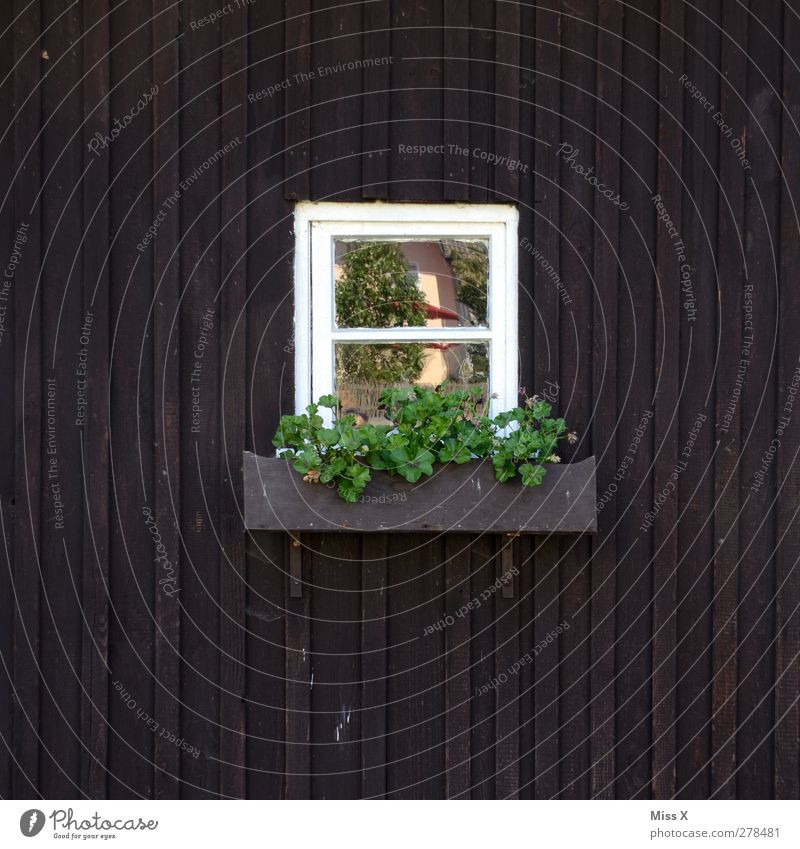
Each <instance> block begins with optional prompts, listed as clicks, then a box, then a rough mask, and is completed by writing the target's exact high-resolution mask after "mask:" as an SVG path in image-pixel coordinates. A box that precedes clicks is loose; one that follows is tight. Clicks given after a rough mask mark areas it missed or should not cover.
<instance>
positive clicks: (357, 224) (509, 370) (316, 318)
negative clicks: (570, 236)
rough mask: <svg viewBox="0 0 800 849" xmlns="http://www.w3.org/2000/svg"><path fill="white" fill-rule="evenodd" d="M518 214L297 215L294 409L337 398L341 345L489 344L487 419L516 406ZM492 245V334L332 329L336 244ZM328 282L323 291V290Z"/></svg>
mask: <svg viewBox="0 0 800 849" xmlns="http://www.w3.org/2000/svg"><path fill="white" fill-rule="evenodd" d="M518 226H519V214H518V212H517V210H516V208H515V207H513V206H510V205H505V204H502V205H501V204H459V203H454V204H416V203H324V202H320V203H317V202H311V201H304V202H301V203H298V204H297V205H296V207H295V265H294V268H295V280H294V283H295V290H294V291H295V311H294V340H295V407H296V410H297V413H298V414H300V413H302V412H303V411H305V408H306V407H307V406H308V405H309V404H310V403H311V402H312V401H315V400H317V399H318V398H319V397H320V396H321V395H327V394H330V393H332V392H334V391H335V385H334V384H335V363H334V345H335V343H336V342H356V341H359V342H365V343H375V342H379V341H381V340H386V341H392V342H426V341H443V340H444V341H453V342H457V343H468V342H488V343H489V393H490V394H494V395H496V397H494V398H492V399H491V401H490V412H491V414H492V415H496V414H497V413H499V412H502V411H503V410H509V409H511V408H512V407H515V406H516V405H517V401H518V397H519V368H518V350H517V316H518V309H517V291H518V280H517V250H518V244H519V242H518V236H517V231H518ZM383 236H385V237H386V238H387V239H398V238H402V239H403V240H404V241H414V240H418V239H419V240H422V239H428V240H431V239H435V240H437V241H438V240H441V239H458V240H466V239H488V240H489V275H490V277H489V279H490V286H489V300H488V304H487V306H488V317H489V320H488V324H489V327H488V328H479V327H386V328H350V327H348V328H339V329H337V328H336V327H335V326H334V317H335V307H334V297H335V292H334V284H333V280H334V261H335V260H334V240H335V239H351V238H380V237H383ZM314 281H323V283H322V284H321V285H320V283H319V282H317V283H316V285H315V283H314ZM321 412H322V411H321Z"/></svg>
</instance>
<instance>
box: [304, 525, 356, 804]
mask: <svg viewBox="0 0 800 849" xmlns="http://www.w3.org/2000/svg"><path fill="white" fill-rule="evenodd" d="M305 538H306V539H307V540H309V549H310V550H309V555H310V559H311V561H312V562H311V564H310V566H309V569H310V572H311V576H312V578H313V585H314V590H313V593H312V598H311V603H312V606H311V617H312V625H311V631H312V634H311V647H312V653H311V669H312V685H311V710H312V716H311V739H312V741H313V743H314V745H313V747H312V755H311V763H312V772H313V777H312V779H311V796H312V798H314V799H358V798H359V797H360V796H361V789H362V776H361V677H362V676H361V670H360V663H359V655H360V652H359V641H360V631H361V599H360V597H359V596H360V594H361V570H362V568H363V567H362V563H361V561H360V558H361V540H360V539H359V537H358V536H357V535H356V534H314V536H313V540H312V539H311V537H309V535H306V537H305ZM306 589H307V590H308V589H310V587H309V586H308V585H307V586H306Z"/></svg>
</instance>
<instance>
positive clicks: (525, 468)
mask: <svg viewBox="0 0 800 849" xmlns="http://www.w3.org/2000/svg"><path fill="white" fill-rule="evenodd" d="M519 473H520V475H521V476H522V484H523V486H539V485H540V484H541V483H542V481H543V480H544V476H545V475H546V474H547V471H546V470H545V468H544V466H539V465H535V466H534V465H531V464H530V463H523V465H521V466H520V467H519Z"/></svg>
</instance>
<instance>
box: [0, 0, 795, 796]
mask: <svg viewBox="0 0 800 849" xmlns="http://www.w3.org/2000/svg"><path fill="white" fill-rule="evenodd" d="M223 8H227V11H224V12H223ZM217 13H220V14H217ZM214 16H216V17H214ZM212 17H214V19H213V20H211V18H212ZM799 21H800V19H799V18H798V12H797V6H796V4H795V3H794V2H781V1H780V0H763V1H762V2H759V3H754V2H750V3H749V4H748V3H747V2H743V3H738V2H737V3H733V2H731V3H728V2H721V0H692V2H687V3H684V2H683V0H676V2H662V3H659V2H657V0H634V2H626V3H622V2H618V0H570V2H558V0H540V2H538V3H535V4H534V3H531V2H519V3H517V2H505V0H502V2H500V0H498V2H487V0H431V2H429V3H425V4H421V3H418V2H412V0H372V2H362V3H358V2H356V3H341V2H337V0H295V2H290V0H286V2H285V3H280V2H267V0H252V2H249V3H248V2H247V0H240V1H239V2H236V3H231V4H228V6H227V7H226V4H224V3H220V2H219V0H188V2H181V3H178V4H174V3H169V2H167V0H152V2H149V1H146V0H126V2H117V0H114V2H111V0H84V2H82V3H80V4H75V5H71V6H65V5H64V4H63V3H60V2H56V0H40V2H38V3H34V4H28V3H27V2H26V0H25V1H24V0H15V2H14V3H13V4H12V3H5V4H2V8H0V46H2V48H3V49H2V50H0V64H2V74H1V75H0V104H2V110H3V114H4V115H5V116H6V120H5V121H3V123H2V133H1V134H0V169H1V170H2V174H3V183H2V185H3V203H2V207H0V233H2V246H3V247H2V252H0V261H1V262H2V268H3V271H2V272H0V274H2V275H4V277H2V278H0V286H3V285H4V280H9V281H10V283H9V285H8V286H7V287H5V288H4V289H2V290H0V293H1V292H5V293H6V295H7V297H5V296H4V297H3V300H2V301H0V306H2V307H3V308H4V310H5V312H4V313H3V325H2V326H3V329H4V332H3V334H2V337H1V338H0V381H2V389H3V396H4V398H5V403H4V404H3V405H0V434H2V440H3V442H2V445H3V449H4V450H3V458H4V459H3V462H2V464H0V508H1V509H0V516H1V517H2V532H3V540H4V545H3V560H4V561H5V564H6V566H5V567H4V568H3V569H2V570H0V654H1V655H2V661H3V667H2V673H0V737H1V738H2V740H3V745H4V747H5V752H4V756H3V757H2V758H0V795H1V796H3V797H31V796H35V795H36V794H41V795H43V796H45V797H52V798H69V797H79V796H88V797H97V798H101V797H117V798H120V797H138V796H146V797H151V796H152V797H161V798H172V797H184V798H190V797H191V798H194V797H207V798H214V797H219V796H231V797H243V796H247V797H253V798H280V797H287V798H293V797H309V796H311V797H326V798H331V797H337V796H341V797H360V796H384V795H386V796H391V797H395V798H399V797H417V798H418V797H443V796H448V797H456V796H462V797H463V796H472V797H503V798H505V797H520V798H551V797H557V796H560V797H577V798H588V797H602V798H613V797H617V798H634V797H636V798H647V797H655V798H662V799H664V798H670V797H674V796H677V797H687V798H688V797H698V798H701V797H708V796H712V795H714V796H717V797H737V796H738V797H745V798H747V797H773V796H778V797H783V798H797V796H798V794H800V753H799V749H798V738H799V737H800V707H799V706H798V695H799V694H800V672H798V652H799V651H800V615H799V614H798V609H797V607H798V598H800V577H799V576H798V571H797V559H798V554H800V533H799V532H798V523H797V515H796V511H797V506H796V505H797V498H798V486H799V485H800V479H799V478H798V472H797V456H796V454H797V450H798V448H800V411H798V409H797V406H800V403H799V404H798V405H795V409H793V410H792V411H790V412H789V413H788V422H785V423H784V424H783V425H782V424H781V422H782V420H784V419H785V418H786V417H787V413H786V409H787V404H788V405H789V407H790V408H791V403H790V401H791V399H793V397H794V395H793V392H794V391H795V389H796V386H797V380H798V371H797V369H798V365H800V359H799V358H800V345H799V344H798V338H799V337H798V334H797V332H796V329H793V328H795V325H796V322H797V319H798V314H799V313H798V311H799V310H800V295H799V294H798V287H797V283H796V280H795V277H796V270H797V267H798V261H799V260H800V256H798V251H800V247H798V246H800V238H798V237H799V236H800V233H799V232H798V230H800V217H799V216H798V209H797V197H798V188H800V137H799V134H798V133H799V131H798V127H799V126H800V73H799V72H798V68H797V64H796V63H797V59H798V54H799V53H800V22H799ZM356 62H358V63H359V65H358V66H355V65H354V64H353V63H356ZM156 86H157V92H156V93H155V95H154V96H151V97H149V98H147V97H145V93H146V92H150V91H151V90H152V89H154V87H156ZM142 98H144V99H145V101H146V102H145V103H144V105H143V106H142V107H141V108H140V107H138V106H137V102H138V101H139V100H140V99H142ZM126 116H128V117H126ZM115 119H116V120H117V121H119V122H121V123H123V124H124V125H125V126H124V129H122V131H121V132H119V133H118V135H115V136H114V137H113V138H109V139H108V140H107V141H105V142H103V143H102V144H101V143H100V142H97V141H96V139H97V137H96V136H95V133H99V135H100V137H101V138H102V137H103V136H106V135H109V134H111V129H112V127H114V126H115V124H114V121H115ZM93 139H94V140H95V141H94V142H93ZM412 145H425V146H428V145H431V146H443V147H441V148H439V151H440V152H436V153H429V154H424V155H416V154H413V153H409V152H407V147H409V146H412ZM563 145H568V146H569V147H562V146H563ZM737 150H741V151H743V155H745V156H746V158H747V160H748V164H747V165H745V164H743V163H742V161H741V159H740V156H739V155H737ZM570 154H571V155H572V158H571V159H570V160H569V161H567V160H568V159H569V156H570ZM489 155H494V156H498V157H499V156H507V157H510V158H511V159H512V160H516V161H518V163H519V164H518V167H513V168H508V167H498V166H496V165H493V164H491V163H490V162H489V161H488V159H487V157H488V156H489ZM590 169H591V170H590ZM595 181H596V182H597V183H599V184H602V185H603V186H607V187H610V188H611V189H612V191H611V192H610V194H616V193H619V201H618V202H616V203H615V202H613V200H612V199H609V198H608V197H606V196H604V195H602V194H601V193H600V191H599V190H598V187H597V186H596V185H594V183H595ZM657 195H658V196H660V203H661V204H662V206H659V205H658V202H657V201H656V200H654V197H655V196H657ZM302 199H316V200H349V201H373V200H383V201H423V202H458V201H471V202H479V203H480V202H513V203H515V204H517V205H518V208H519V212H520V239H521V240H522V239H523V238H525V239H526V240H527V241H526V242H525V245H526V246H529V247H522V246H521V248H520V252H519V270H520V273H519V283H520V314H519V337H520V375H521V383H522V384H523V385H524V386H525V387H527V389H528V390H529V391H531V392H542V391H544V390H547V389H549V391H551V392H553V391H555V387H556V385H557V387H558V390H557V391H558V400H557V402H556V403H557V408H558V410H559V412H560V413H561V414H562V415H564V416H565V417H566V418H567V420H568V421H569V422H570V424H571V425H572V426H573V427H574V428H575V429H576V430H577V431H578V432H579V434H580V435H581V439H580V442H579V444H578V445H577V446H575V447H574V448H572V449H569V450H568V451H567V455H566V457H565V459H567V460H581V459H585V458H587V457H589V456H592V455H593V456H595V457H596V459H597V464H598V465H597V492H598V501H599V507H598V509H599V513H598V525H599V533H598V535H597V536H596V537H593V538H589V537H565V538H563V539H556V538H549V539H548V538H544V537H541V538H540V537H535V538H520V539H512V538H507V537H502V536H489V535H484V536H474V535H473V536H466V535H461V534H452V535H447V536H444V537H443V536H434V535H426V534H411V535H403V536H398V535H382V534H377V535H370V536H367V535H364V536H358V535H355V534H350V535H348V534H344V535H341V534H321V535H318V536H312V535H304V536H303V537H302V543H303V544H302V545H301V546H300V548H299V550H298V551H295V552H294V554H292V552H291V547H292V543H291V540H290V539H289V538H288V536H287V535H282V534H271V533H256V534H254V535H253V536H252V537H250V538H247V537H246V535H245V533H244V529H243V516H242V511H243V504H242V453H243V451H244V450H249V451H254V452H256V453H260V454H268V453H269V450H270V440H271V438H272V435H273V433H274V431H275V428H276V425H277V423H278V419H279V417H280V415H281V414H282V413H285V412H288V411H290V410H291V407H292V403H293V390H294V348H293V345H294V342H293V338H294V337H293V332H292V316H293V300H292V266H293V234H292V210H293V204H294V201H295V200H302ZM457 214H458V213H457V211H456V212H455V215H456V216H457ZM659 215H661V216H662V218H661V219H660V218H659ZM667 217H668V218H669V220H670V221H671V222H672V224H671V227H672V229H670V225H669V224H668V223H666V221H665V220H663V219H664V218H667ZM148 231H150V233H151V234H154V235H151V236H148ZM20 234H22V237H20ZM679 243H680V244H679ZM679 254H681V255H684V256H685V260H680V259H678V255H679ZM16 259H18V260H19V262H18V263H17V264H14V265H13V266H10V265H8V263H9V262H12V260H16ZM681 266H684V271H685V272H686V275H687V276H686V279H685V281H684V280H682V277H681ZM7 268H11V269H12V271H13V273H12V275H11V276H10V277H8V276H5V274H6V272H5V270H6V269H7ZM558 281H561V284H563V289H562V288H561V287H560V286H559V285H558ZM793 281H794V282H793ZM89 317H91V323H90V325H87V319H88V318H89ZM87 326H88V328H89V332H87V331H86V330H85V329H84V330H82V328H85V327H87ZM201 346H202V347H201ZM84 361H85V363H86V373H85V379H86V382H85V384H84V383H83V380H84V374H83V371H82V368H83V365H82V363H83V362H84ZM79 393H85V394H80V395H79ZM81 400H85V403H86V406H85V408H83V412H79V406H78V405H79V402H80V401H81ZM78 418H81V420H82V423H81V424H80V425H78V424H77V423H76V419H78ZM662 492H663V493H665V497H664V498H663V499H662V497H661V495H660V494H661V493H662ZM56 502H58V503H56ZM62 505H63V506H62ZM655 505H657V507H656V506H655ZM365 509H387V508H385V507H381V506H376V507H371V508H365ZM654 510H657V513H658V515H657V516H656V517H655V519H654V521H653V522H652V526H648V523H647V521H646V514H647V513H648V511H654ZM158 545H160V546H162V547H161V548H159V547H158ZM507 549H510V552H511V557H510V562H511V563H512V564H513V566H514V568H515V570H516V571H517V572H518V574H517V575H516V576H515V579H514V583H513V587H512V588H511V589H510V591H509V588H508V587H503V586H502V585H498V584H497V580H498V577H499V576H500V575H501V574H503V572H504V566H503V564H504V562H505V563H506V564H508V563H509V558H508V555H507V553H505V554H504V552H506V550H507ZM292 563H296V564H298V565H299V569H300V575H301V579H302V583H301V585H300V587H299V589H298V587H297V585H296V583H293V582H292V581H291V579H290V569H291V564H292ZM474 600H477V603H473V604H472V605H471V608H472V609H471V610H470V612H469V613H468V614H467V615H458V613H459V611H461V610H462V608H463V607H464V606H470V603H471V602H474ZM566 626H568V627H566ZM537 647H538V648H537ZM528 655H531V656H534V660H533V662H530V663H527V662H526V663H520V661H521V659H524V658H525V657H526V656H528Z"/></svg>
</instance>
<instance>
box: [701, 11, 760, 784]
mask: <svg viewBox="0 0 800 849" xmlns="http://www.w3.org/2000/svg"><path fill="white" fill-rule="evenodd" d="M747 16H748V13H747V4H746V3H742V4H739V3H736V4H734V5H730V4H728V3H725V4H723V6H722V12H721V22H722V29H723V30H724V32H725V34H726V37H725V38H723V39H722V45H721V59H720V73H721V75H722V79H723V80H724V82H723V83H722V84H721V86H720V111H721V112H722V114H723V115H725V116H727V117H726V119H725V120H726V122H727V123H729V124H730V125H731V126H732V127H733V128H734V132H735V133H736V136H737V137H740V138H741V136H742V135H743V134H744V131H745V122H746V112H745V104H744V102H743V97H742V93H743V92H745V91H746V86H747V56H746V52H745V46H746V43H747ZM721 143H722V142H720V144H721ZM748 174H749V172H746V171H745V170H744V169H743V168H742V166H741V165H740V164H739V162H737V161H735V160H734V159H733V158H732V157H730V156H723V157H722V158H721V159H720V162H719V177H720V182H721V184H722V186H723V187H724V194H721V196H720V205H719V236H718V239H719V247H718V255H719V322H720V327H723V328H725V332H724V333H722V334H720V338H719V351H718V358H719V369H718V371H717V389H716V398H715V401H716V436H717V440H718V445H717V453H716V456H715V458H714V477H715V491H714V505H715V509H714V539H715V541H716V546H717V547H716V551H715V554H714V564H713V579H714V611H713V623H712V636H713V646H714V648H713V676H714V677H713V681H714V683H713V685H712V706H713V718H712V721H711V751H712V760H711V786H710V790H711V793H712V794H713V795H714V797H715V798H717V797H721V798H728V799H733V798H735V797H736V782H735V781H733V780H732V778H733V775H734V770H735V766H736V726H737V722H736V713H737V710H736V702H737V695H736V683H737V680H738V658H737V645H738V621H737V614H736V611H737V608H738V605H739V589H738V577H737V573H738V566H739V557H740V543H739V528H738V521H739V511H740V500H739V496H740V489H741V466H740V459H739V458H740V454H741V425H742V418H741V393H742V392H743V391H744V388H745V385H746V375H747V369H748V368H749V359H748V357H749V354H750V347H751V345H752V341H753V323H752V314H753V299H752V289H750V290H749V291H748V289H747V288H746V287H748V286H749V283H748V281H747V279H746V269H745V256H744V254H743V239H744V197H745V185H746V183H748V182H749V176H748ZM748 304H749V306H748ZM748 309H749V311H750V320H749V326H746V322H747V314H746V311H747V310H748Z"/></svg>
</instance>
